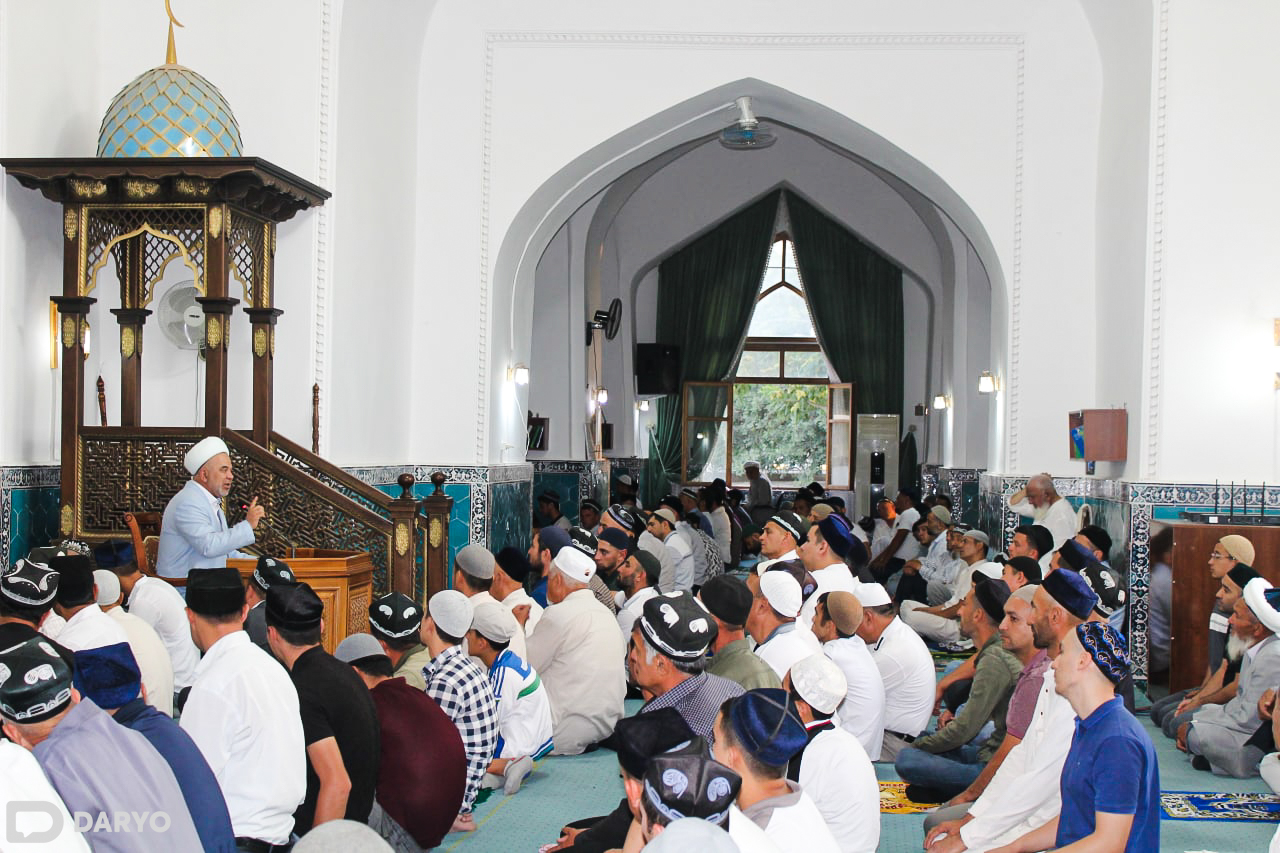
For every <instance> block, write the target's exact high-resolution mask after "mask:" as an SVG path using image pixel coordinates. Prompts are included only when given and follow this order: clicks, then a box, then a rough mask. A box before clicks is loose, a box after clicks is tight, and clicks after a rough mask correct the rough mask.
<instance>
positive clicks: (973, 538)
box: [901, 530, 1004, 647]
mask: <svg viewBox="0 0 1280 853" xmlns="http://www.w3.org/2000/svg"><path fill="white" fill-rule="evenodd" d="M989 541H990V540H988V539H987V534H985V533H983V532H982V531H981V530H966V531H965V533H964V537H963V539H962V540H961V543H960V559H961V560H962V561H964V564H965V565H964V567H963V568H962V569H961V570H960V575H959V577H958V578H957V583H956V585H955V587H953V592H952V596H951V598H949V599H948V600H947V601H946V602H944V603H943V604H940V605H938V606H937V607H926V606H925V605H923V604H921V603H920V602H919V601H904V602H902V611H901V616H902V621H903V622H906V623H907V624H908V625H910V626H911V628H912V630H914V631H915V632H916V633H917V634H919V635H920V636H922V637H924V638H925V639H928V640H933V641H934V642H936V643H953V644H956V645H957V647H960V646H965V647H972V644H971V643H969V644H968V645H967V646H966V643H965V642H962V640H963V639H964V638H962V637H961V636H960V605H961V603H962V602H963V601H964V597H965V596H966V595H968V594H969V588H970V587H971V586H972V585H973V571H972V570H974V569H976V570H978V571H981V572H982V573H983V574H985V575H987V576H988V577H991V578H993V579H999V578H1000V575H1001V574H1002V573H1003V571H1004V569H1003V568H1002V567H1001V566H1000V564H999V563H990V562H987V545H988V543H989ZM966 642H967V641H966Z"/></svg>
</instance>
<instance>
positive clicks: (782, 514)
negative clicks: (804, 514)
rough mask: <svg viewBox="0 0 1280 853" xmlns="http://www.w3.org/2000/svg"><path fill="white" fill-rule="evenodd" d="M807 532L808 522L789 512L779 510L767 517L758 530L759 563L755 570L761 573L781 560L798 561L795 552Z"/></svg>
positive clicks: (798, 556)
mask: <svg viewBox="0 0 1280 853" xmlns="http://www.w3.org/2000/svg"><path fill="white" fill-rule="evenodd" d="M808 532H809V522H807V521H805V520H804V519H802V518H800V516H798V515H796V514H795V513H794V512H791V511H790V510H786V509H784V510H779V511H778V512H775V513H773V514H772V515H770V516H768V519H767V520H766V521H765V522H764V526H763V527H762V528H761V530H760V557H761V559H760V562H758V563H756V568H755V570H756V571H757V572H763V571H764V570H765V569H767V568H769V566H771V565H773V564H774V563H777V562H781V561H783V560H799V559H800V553H799V552H798V551H797V550H796V549H797V548H798V547H799V546H800V543H801V542H802V541H803V540H804V537H805V534H807V533H808Z"/></svg>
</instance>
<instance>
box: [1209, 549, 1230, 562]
mask: <svg viewBox="0 0 1280 853" xmlns="http://www.w3.org/2000/svg"><path fill="white" fill-rule="evenodd" d="M1209 559H1210V560H1234V559H1235V558H1234V557H1232V556H1231V555H1230V554H1219V553H1218V552H1217V551H1214V552H1213V553H1211V554H1210V555H1209Z"/></svg>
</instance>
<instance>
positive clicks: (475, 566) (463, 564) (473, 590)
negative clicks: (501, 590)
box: [453, 543, 529, 660]
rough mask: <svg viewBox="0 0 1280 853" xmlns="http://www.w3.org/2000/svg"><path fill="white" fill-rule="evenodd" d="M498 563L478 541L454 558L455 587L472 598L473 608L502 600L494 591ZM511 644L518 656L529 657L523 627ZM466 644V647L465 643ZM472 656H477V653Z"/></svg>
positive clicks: (522, 658)
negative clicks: (492, 590)
mask: <svg viewBox="0 0 1280 853" xmlns="http://www.w3.org/2000/svg"><path fill="white" fill-rule="evenodd" d="M496 566H497V561H496V560H495V559H494V557H493V554H492V553H491V552H490V551H489V549H488V548H486V547H484V546H483V545H477V544H475V543H472V544H470V545H464V546H462V548H461V549H460V550H459V551H458V553H457V555H456V556H455V557H454V558H453V588H454V589H456V590H458V591H459V592H461V593H462V594H463V595H465V596H466V597H467V598H469V599H471V607H472V609H473V610H474V609H475V608H477V607H479V606H480V605H481V604H484V603H485V602H487V601H492V602H493V603H494V604H497V603H498V600H497V599H496V598H494V597H493V594H492V593H491V592H490V590H491V589H492V588H493V576H494V573H495V568H496ZM508 612H510V611H508ZM508 644H509V646H510V648H511V651H512V652H513V653H514V654H515V656H516V657H518V658H520V660H525V659H526V657H527V656H528V654H529V651H528V649H527V648H526V646H525V636H524V629H523V628H521V629H520V630H518V631H516V632H515V634H514V635H512V637H511V639H510V640H509V641H508ZM463 647H464V648H466V644H465V643H464V644H463ZM471 656H472V657H475V655H474V654H472V655H471Z"/></svg>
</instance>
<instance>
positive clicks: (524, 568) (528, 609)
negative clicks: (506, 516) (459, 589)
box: [490, 546, 542, 640]
mask: <svg viewBox="0 0 1280 853" xmlns="http://www.w3.org/2000/svg"><path fill="white" fill-rule="evenodd" d="M494 562H496V563H497V565H496V566H494V569H493V588H492V589H491V590H490V593H491V594H492V595H493V597H494V598H496V599H498V601H499V602H500V603H501V604H502V606H503V607H505V608H507V610H510V611H511V615H513V616H515V615H516V610H517V609H522V610H523V611H524V612H525V613H526V615H525V618H524V622H523V624H522V625H521V628H520V630H521V631H523V632H524V636H525V639H526V640H527V639H528V637H529V635H530V634H532V633H533V629H534V628H536V627H538V620H539V619H541V618H542V605H541V604H539V603H538V602H536V601H534V600H533V597H532V596H531V595H529V593H528V592H526V591H525V588H524V582H525V579H526V578H528V577H529V571H530V569H531V568H532V567H531V566H530V565H529V557H528V555H527V554H526V553H525V552H523V551H520V550H519V549H516V548H512V547H510V546H507V547H506V548H503V549H502V550H501V551H499V552H498V553H497V554H496V555H494ZM516 621H517V622H520V621H521V620H520V618H519V617H518V616H517V617H516Z"/></svg>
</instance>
